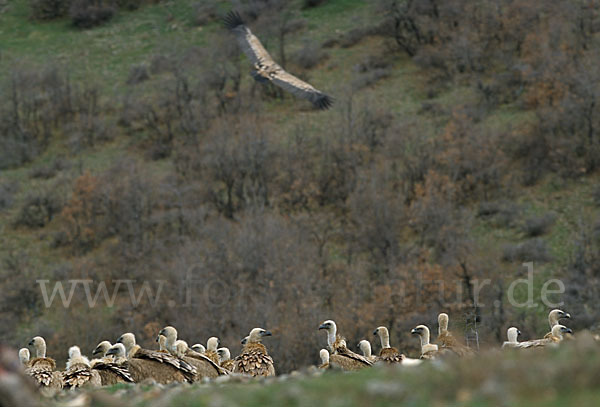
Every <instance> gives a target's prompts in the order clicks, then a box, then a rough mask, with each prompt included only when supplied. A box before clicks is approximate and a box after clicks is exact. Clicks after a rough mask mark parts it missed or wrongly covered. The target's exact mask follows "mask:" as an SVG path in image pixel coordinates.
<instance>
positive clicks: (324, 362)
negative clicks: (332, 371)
mask: <svg viewBox="0 0 600 407" xmlns="http://www.w3.org/2000/svg"><path fill="white" fill-rule="evenodd" d="M319 356H320V357H321V364H320V365H319V369H329V351H328V350H327V349H321V350H320V351H319Z"/></svg>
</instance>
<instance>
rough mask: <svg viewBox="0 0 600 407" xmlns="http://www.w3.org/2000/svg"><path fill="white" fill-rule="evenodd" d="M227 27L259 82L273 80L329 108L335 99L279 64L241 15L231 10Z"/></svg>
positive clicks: (286, 88) (227, 19) (312, 101)
mask: <svg viewBox="0 0 600 407" xmlns="http://www.w3.org/2000/svg"><path fill="white" fill-rule="evenodd" d="M224 23H225V27H226V28H227V29H229V30H231V32H233V34H234V35H235V38H236V39H237V42H238V44H239V45H240V47H241V49H242V51H243V52H244V54H246V57H248V59H249V60H250V62H252V64H253V65H254V68H255V71H254V72H253V73H252V77H253V78H254V79H255V80H256V81H258V82H272V83H273V84H275V85H277V86H279V87H280V88H282V89H283V90H285V91H287V92H290V93H292V94H293V95H294V96H297V97H300V98H303V99H307V100H309V101H310V102H311V103H312V104H313V105H314V106H316V107H317V108H319V109H328V108H329V107H330V106H331V104H332V103H333V100H332V99H331V97H329V96H327V95H326V94H324V93H323V92H321V91H319V90H317V89H315V88H314V87H313V86H311V85H310V84H308V83H306V82H304V81H302V80H300V79H298V78H296V77H295V76H294V75H291V74H289V73H288V72H286V71H285V70H284V69H283V68H282V67H281V66H279V65H278V64H277V63H276V62H275V61H273V58H271V55H269V53H268V52H267V50H266V49H265V48H264V47H263V45H262V44H261V42H260V41H259V39H258V38H257V37H256V36H255V35H254V34H252V31H250V29H249V28H248V27H247V26H246V25H245V24H244V22H243V21H242V18H241V17H240V15H239V14H238V13H237V12H235V11H230V12H229V14H227V16H226V17H225V19H224Z"/></svg>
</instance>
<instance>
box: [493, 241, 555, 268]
mask: <svg viewBox="0 0 600 407" xmlns="http://www.w3.org/2000/svg"><path fill="white" fill-rule="evenodd" d="M551 259H552V256H551V255H550V249H549V248H548V246H547V245H546V242H545V241H544V240H543V239H541V238H535V239H530V240H526V241H524V242H522V243H517V244H509V245H505V246H504V248H503V249H502V260H504V261H507V262H516V261H519V262H530V261H534V262H535V261H537V262H540V263H544V262H547V261H550V260H551Z"/></svg>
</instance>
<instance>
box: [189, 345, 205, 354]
mask: <svg viewBox="0 0 600 407" xmlns="http://www.w3.org/2000/svg"><path fill="white" fill-rule="evenodd" d="M192 350H193V351H194V352H198V353H204V352H206V348H205V347H204V345H202V344H201V343H196V344H194V345H192Z"/></svg>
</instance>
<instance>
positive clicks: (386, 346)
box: [373, 326, 405, 363]
mask: <svg viewBox="0 0 600 407" xmlns="http://www.w3.org/2000/svg"><path fill="white" fill-rule="evenodd" d="M373 335H374V336H378V335H379V340H380V341H381V351H380V352H379V359H380V360H381V361H383V362H385V363H402V361H403V359H404V358H405V356H404V355H403V354H401V353H400V352H399V351H398V349H396V348H392V347H391V346H390V333H389V332H388V329H387V328H386V327H385V326H380V327H378V328H377V329H375V330H374V331H373Z"/></svg>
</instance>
